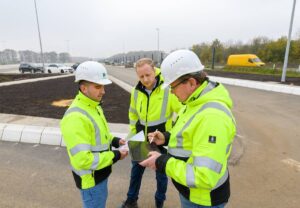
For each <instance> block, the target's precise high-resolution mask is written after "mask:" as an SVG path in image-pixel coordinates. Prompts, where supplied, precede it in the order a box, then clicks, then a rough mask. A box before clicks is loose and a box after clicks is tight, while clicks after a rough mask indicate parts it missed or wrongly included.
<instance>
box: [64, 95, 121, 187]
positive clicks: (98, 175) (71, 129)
mask: <svg viewBox="0 0 300 208" xmlns="http://www.w3.org/2000/svg"><path fill="white" fill-rule="evenodd" d="M60 128H61V132H62V135H63V141H64V143H65V144H66V146H67V152H68V155H69V158H70V162H71V166H72V173H73V176H74V180H75V183H76V186H77V187H78V188H79V189H87V188H91V187H94V186H95V185H96V184H98V183H100V182H101V181H103V180H104V179H106V178H107V177H108V176H109V175H110V173H111V165H112V164H113V162H116V161H117V160H118V159H119V158H120V153H119V152H118V151H111V150H110V149H111V147H110V145H111V143H113V145H114V146H118V141H119V138H114V137H113V136H112V135H111V133H110V131H109V128H108V125H107V122H106V119H105V117H104V115H103V111H102V108H101V106H99V103H98V102H96V101H93V100H91V99H90V98H88V97H86V96H85V95H84V94H83V93H81V92H79V93H78V95H77V96H76V98H75V99H74V101H73V103H72V104H71V106H70V107H69V109H68V110H67V111H66V113H65V115H64V117H63V119H62V120H61V123H60Z"/></svg>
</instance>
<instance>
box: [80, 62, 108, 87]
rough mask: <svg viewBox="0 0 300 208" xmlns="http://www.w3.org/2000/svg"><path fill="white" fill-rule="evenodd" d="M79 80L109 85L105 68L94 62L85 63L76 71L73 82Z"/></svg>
mask: <svg viewBox="0 0 300 208" xmlns="http://www.w3.org/2000/svg"><path fill="white" fill-rule="evenodd" d="M81 80H85V81H89V82H93V83H96V84H100V85H107V84H111V83H112V82H111V81H110V80H109V79H108V75H107V71H106V69H105V67H104V66H103V65H102V64H100V63H98V62H96V61H85V62H83V63H81V64H79V66H78V67H77V69H76V73H75V82H79V81H81Z"/></svg>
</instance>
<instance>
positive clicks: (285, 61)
mask: <svg viewBox="0 0 300 208" xmlns="http://www.w3.org/2000/svg"><path fill="white" fill-rule="evenodd" d="M295 7H296V0H294V4H293V9H292V15H291V21H290V29H289V36H288V39H287V43H286V49H285V56H284V63H283V68H282V75H281V82H285V75H286V68H287V64H288V59H289V50H290V42H291V34H292V29H293V21H294V13H295Z"/></svg>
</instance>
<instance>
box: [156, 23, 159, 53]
mask: <svg viewBox="0 0 300 208" xmlns="http://www.w3.org/2000/svg"><path fill="white" fill-rule="evenodd" d="M156 30H157V51H158V52H159V28H156Z"/></svg>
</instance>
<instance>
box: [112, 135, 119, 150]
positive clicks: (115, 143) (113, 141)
mask: <svg viewBox="0 0 300 208" xmlns="http://www.w3.org/2000/svg"><path fill="white" fill-rule="evenodd" d="M120 139H121V138H119V137H114V138H113V139H112V141H111V145H112V146H113V147H115V148H119V147H120V144H119V141H120Z"/></svg>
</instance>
